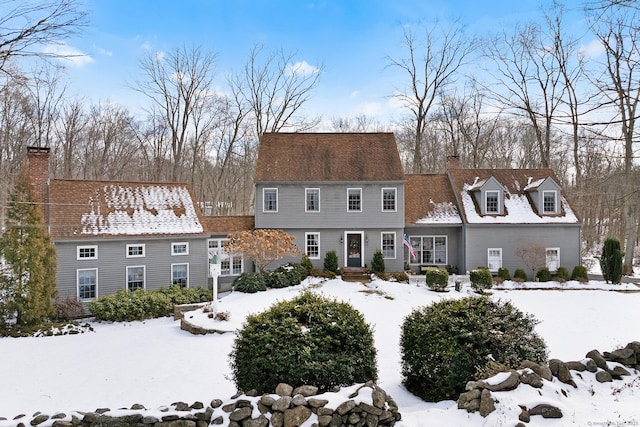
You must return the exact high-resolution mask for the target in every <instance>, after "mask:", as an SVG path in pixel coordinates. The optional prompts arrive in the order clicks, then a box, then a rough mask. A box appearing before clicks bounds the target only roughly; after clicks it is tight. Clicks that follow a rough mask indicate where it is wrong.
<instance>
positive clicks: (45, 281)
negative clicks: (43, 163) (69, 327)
mask: <svg viewBox="0 0 640 427" xmlns="http://www.w3.org/2000/svg"><path fill="white" fill-rule="evenodd" d="M0 258H4V261H5V263H6V264H5V266H4V268H3V269H2V270H0V315H3V317H2V318H1V319H0V322H4V323H5V324H6V321H7V318H6V316H7V315H9V316H10V315H12V314H15V315H16V326H17V327H18V328H22V327H32V326H37V325H38V324H40V323H42V322H43V321H44V320H46V319H47V318H50V317H52V316H53V315H54V314H55V309H54V305H53V299H54V298H55V296H56V292H57V290H56V251H55V247H54V246H53V243H52V242H51V240H50V238H49V234H48V232H47V230H46V228H45V226H44V223H43V221H42V219H41V215H40V211H39V210H38V207H37V205H36V204H35V203H34V196H33V190H32V188H31V184H30V182H29V179H28V177H27V173H26V171H25V170H23V171H22V172H21V173H20V175H19V176H18V179H17V181H16V184H15V187H14V189H13V192H12V194H11V196H10V199H9V204H8V209H7V220H6V229H5V232H4V234H3V235H2V237H0Z"/></svg>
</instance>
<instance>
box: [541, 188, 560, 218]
mask: <svg viewBox="0 0 640 427" xmlns="http://www.w3.org/2000/svg"><path fill="white" fill-rule="evenodd" d="M546 193H552V194H553V211H547V210H545V209H544V196H545V194H546ZM542 213H543V214H546V215H549V214H555V213H558V192H557V191H556V190H543V191H542Z"/></svg>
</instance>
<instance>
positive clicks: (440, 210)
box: [404, 174, 462, 225]
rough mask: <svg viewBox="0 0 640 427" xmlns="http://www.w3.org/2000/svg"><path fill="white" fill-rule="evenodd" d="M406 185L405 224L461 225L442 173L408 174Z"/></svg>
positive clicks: (450, 191) (454, 200) (447, 180)
mask: <svg viewBox="0 0 640 427" xmlns="http://www.w3.org/2000/svg"><path fill="white" fill-rule="evenodd" d="M406 177H407V182H406V184H405V211H404V217H405V224H407V225H410V224H433V225H445V224H456V225H459V224H462V218H461V217H460V212H459V210H458V206H457V203H456V199H455V195H454V193H453V190H452V188H451V185H450V184H449V179H448V178H447V175H445V174H420V175H418V174H410V175H407V176H406Z"/></svg>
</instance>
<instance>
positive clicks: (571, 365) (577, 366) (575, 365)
mask: <svg viewBox="0 0 640 427" xmlns="http://www.w3.org/2000/svg"><path fill="white" fill-rule="evenodd" d="M564 365H565V366H566V367H567V368H568V369H569V370H570V371H578V372H582V371H584V370H585V369H587V367H586V366H584V364H583V363H582V362H576V361H575V360H572V361H570V362H564Z"/></svg>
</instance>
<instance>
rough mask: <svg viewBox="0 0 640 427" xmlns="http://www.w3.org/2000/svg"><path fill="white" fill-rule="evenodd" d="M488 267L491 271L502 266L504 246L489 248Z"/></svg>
mask: <svg viewBox="0 0 640 427" xmlns="http://www.w3.org/2000/svg"><path fill="white" fill-rule="evenodd" d="M487 267H489V270H490V271H498V269H499V268H502V248H489V249H487Z"/></svg>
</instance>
